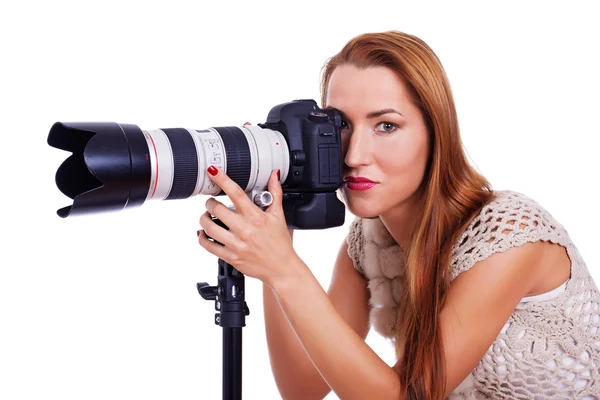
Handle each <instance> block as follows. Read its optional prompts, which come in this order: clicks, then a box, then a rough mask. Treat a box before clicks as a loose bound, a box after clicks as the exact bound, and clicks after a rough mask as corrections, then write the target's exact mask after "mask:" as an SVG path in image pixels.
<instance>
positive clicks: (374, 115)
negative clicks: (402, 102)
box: [367, 108, 404, 118]
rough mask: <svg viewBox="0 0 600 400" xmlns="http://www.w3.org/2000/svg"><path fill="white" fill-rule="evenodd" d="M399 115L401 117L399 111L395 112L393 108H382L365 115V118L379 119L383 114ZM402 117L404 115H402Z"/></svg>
mask: <svg viewBox="0 0 600 400" xmlns="http://www.w3.org/2000/svg"><path fill="white" fill-rule="evenodd" d="M392 113H394V114H400V115H402V113H401V112H400V111H396V110H394V109H393V108H384V109H383V110H377V111H371V112H370V113H368V114H367V118H377V117H381V116H382V115H384V114H392ZM402 116H404V115H402Z"/></svg>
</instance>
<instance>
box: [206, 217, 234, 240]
mask: <svg viewBox="0 0 600 400" xmlns="http://www.w3.org/2000/svg"><path fill="white" fill-rule="evenodd" d="M200 226H201V227H202V229H203V230H204V232H205V233H206V234H207V235H208V236H210V237H211V238H213V239H214V240H216V241H217V242H219V243H222V244H223V245H225V246H227V245H229V244H231V243H233V242H234V241H235V237H234V236H233V233H231V232H229V231H228V230H227V229H225V228H223V227H221V226H219V225H217V224H216V223H215V221H213V220H212V218H211V216H210V214H209V213H208V212H205V213H203V214H202V216H201V217H200Z"/></svg>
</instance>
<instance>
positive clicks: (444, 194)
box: [321, 31, 494, 400]
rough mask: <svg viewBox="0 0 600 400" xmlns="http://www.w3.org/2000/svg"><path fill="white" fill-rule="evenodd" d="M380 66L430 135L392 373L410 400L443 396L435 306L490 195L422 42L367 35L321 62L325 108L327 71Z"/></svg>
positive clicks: (398, 35)
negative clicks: (399, 84)
mask: <svg viewBox="0 0 600 400" xmlns="http://www.w3.org/2000/svg"><path fill="white" fill-rule="evenodd" d="M343 64H350V65H353V66H355V67H357V68H368V67H375V66H377V67H387V68H390V69H391V70H392V71H394V72H395V73H396V74H397V75H398V77H400V79H402V80H403V82H404V83H405V84H406V86H407V88H408V90H409V92H410V97H411V100H412V101H413V102H414V104H415V105H417V107H418V108H419V109H420V111H421V113H422V115H423V118H424V121H425V124H426V127H427V130H428V133H429V138H430V140H429V142H430V149H429V161H428V166H427V169H426V172H425V176H424V178H423V181H422V183H421V185H420V186H419V189H418V190H417V192H418V196H420V198H421V200H422V201H421V202H420V204H422V207H423V208H422V212H421V214H420V216H421V217H420V218H421V220H420V221H418V223H417V224H415V226H416V228H415V229H414V231H413V232H412V235H411V241H410V247H409V248H408V249H404V250H405V254H406V274H405V276H406V281H405V282H403V283H402V287H403V288H406V290H405V291H404V292H403V293H402V299H401V303H400V311H399V312H400V315H399V318H398V321H402V322H401V323H399V324H398V327H397V329H396V331H395V332H394V338H395V348H396V356H397V358H398V363H397V364H396V368H397V372H398V374H399V376H400V383H401V386H402V390H403V393H402V394H403V395H404V396H405V397H406V398H408V399H411V400H423V399H434V400H438V399H443V398H444V396H445V391H446V387H445V386H446V385H445V382H446V371H445V358H444V351H443V343H442V337H441V329H440V324H439V315H440V310H441V309H442V307H443V305H444V299H445V294H446V292H447V289H448V287H449V285H450V255H451V250H452V245H453V244H454V243H455V241H457V240H458V238H459V236H460V233H461V232H462V231H463V230H464V229H465V228H466V226H467V225H468V223H469V222H470V221H471V219H472V218H473V217H474V216H475V215H476V214H477V213H478V211H480V210H481V208H482V207H483V205H485V204H486V203H487V202H489V201H490V200H491V199H492V198H493V196H494V192H493V190H492V188H491V185H490V183H489V182H488V181H487V179H486V178H485V177H483V176H482V175H481V174H479V173H478V172H477V171H476V170H475V169H474V168H473V167H472V166H471V165H470V164H469V162H468V160H467V157H466V155H465V151H464V148H463V144H462V141H461V138H460V131H459V127H458V119H457V115H456V108H455V105H454V100H453V97H452V92H451V89H450V84H449V82H448V78H447V76H446V73H445V71H444V69H443V67H442V64H441V62H440V60H439V59H438V58H437V56H436V55H435V53H434V52H433V51H432V50H431V48H430V47H429V46H428V45H427V44H426V43H425V42H424V41H422V40H421V39H419V38H417V37H415V36H413V35H409V34H406V33H402V32H397V31H389V32H381V33H367V34H363V35H360V36H357V37H355V38H353V39H352V40H350V41H349V42H348V43H347V44H346V45H345V46H344V48H343V49H342V50H341V51H340V52H339V53H338V54H336V55H335V56H333V57H332V58H331V59H329V60H328V61H327V63H326V64H325V65H324V67H323V73H322V80H321V103H322V105H323V106H326V104H325V102H326V98H327V88H328V84H329V80H330V78H331V74H332V73H333V71H334V70H335V69H336V68H337V67H338V66H340V65H343Z"/></svg>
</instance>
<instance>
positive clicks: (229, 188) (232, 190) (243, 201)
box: [208, 165, 260, 215]
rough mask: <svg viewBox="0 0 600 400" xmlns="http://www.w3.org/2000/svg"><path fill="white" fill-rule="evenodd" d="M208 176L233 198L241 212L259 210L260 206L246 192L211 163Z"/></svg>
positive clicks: (236, 207) (247, 212) (246, 213)
mask: <svg viewBox="0 0 600 400" xmlns="http://www.w3.org/2000/svg"><path fill="white" fill-rule="evenodd" d="M208 176H209V177H210V179H212V181H213V182H214V183H216V184H217V186H219V187H220V188H221V190H223V192H225V194H226V195H227V196H228V197H229V199H231V201H232V202H233V205H234V206H235V209H236V211H237V212H238V213H239V214H243V215H249V214H251V213H253V212H256V211H257V209H258V207H256V205H254V203H253V202H252V201H251V200H250V198H249V197H248V195H246V192H244V190H243V189H242V188H241V187H240V186H239V185H238V184H237V183H235V182H234V181H233V180H232V179H231V178H230V177H228V176H227V174H226V173H225V172H223V171H222V170H221V169H219V168H217V167H215V166H214V165H211V166H210V167H208ZM258 210H260V209H258Z"/></svg>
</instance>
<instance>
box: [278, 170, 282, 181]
mask: <svg viewBox="0 0 600 400" xmlns="http://www.w3.org/2000/svg"><path fill="white" fill-rule="evenodd" d="M277 180H279V181H280V180H281V173H280V171H279V170H277Z"/></svg>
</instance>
